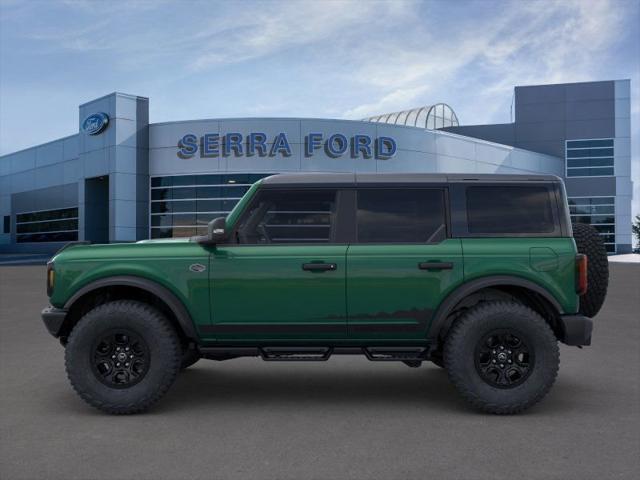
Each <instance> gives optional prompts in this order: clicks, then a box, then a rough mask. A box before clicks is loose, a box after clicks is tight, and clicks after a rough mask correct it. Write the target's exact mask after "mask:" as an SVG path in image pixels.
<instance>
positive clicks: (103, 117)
mask: <svg viewBox="0 0 640 480" xmlns="http://www.w3.org/2000/svg"><path fill="white" fill-rule="evenodd" d="M107 125H109V115H107V114H106V113H102V112H100V113H94V114H92V115H89V116H88V117H87V118H85V119H84V122H82V130H83V131H84V132H86V133H88V134H89V135H97V134H98V133H100V132H102V131H103V130H104V129H105V128H107Z"/></svg>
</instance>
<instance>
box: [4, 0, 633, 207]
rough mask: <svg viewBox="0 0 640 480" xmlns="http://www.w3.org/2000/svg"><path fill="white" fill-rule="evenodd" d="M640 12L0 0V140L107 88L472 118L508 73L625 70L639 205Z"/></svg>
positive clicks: (567, 1)
mask: <svg viewBox="0 0 640 480" xmlns="http://www.w3.org/2000/svg"><path fill="white" fill-rule="evenodd" d="M639 26H640V1H638V0H558V1H555V0H549V1H547V0H529V1H492V0H486V1H457V2H452V1H435V0H434V1H426V2H413V1H402V0H396V1H391V2H378V1H373V0H369V1H359V2H355V1H354V2H349V1H331V0H328V1H289V2H278V1H268V2H255V1H236V2H230V1H227V2H212V1H195V0H192V1H163V0H155V1H132V0H129V1H117V0H115V1H110V2H104V1H92V0H77V1H71V0H69V1H62V0H60V1H55V0H50V1H37V0H32V1H20V0H0V154H3V153H9V152H12V151H15V150H19V149H21V148H25V147H28V146H31V145H34V144H39V143H43V142H45V141H48V140H53V139H55V138H59V137H62V136H65V135H69V134H72V133H75V132H77V129H78V109H77V106H78V105H79V104H81V103H84V102H86V101H88V100H91V99H93V98H96V97H99V96H102V95H105V94H107V93H110V92H112V91H121V92H126V93H132V94H137V95H142V96H146V97H149V98H150V115H151V121H152V122H162V121H170V120H183V119H194V118H212V117H243V116H303V117H321V118H353V119H357V118H362V117H365V116H367V115H372V114H376V113H384V112H388V111H394V110H399V109H405V108H410V107H416V106H419V105H424V104H429V103H434V102H446V103H449V104H450V105H451V106H452V107H453V108H454V110H455V111H456V113H457V114H458V117H459V118H460V121H461V123H462V124H477V123H489V122H508V121H510V105H511V101H512V95H513V87H514V86H515V85H531V84H543V83H555V82H573V81H590V80H611V79H624V78H630V79H631V81H632V83H631V85H632V116H633V117H632V135H633V139H632V143H633V158H634V160H633V162H634V165H633V169H634V175H635V202H636V203H635V209H634V210H635V212H636V213H637V212H638V211H640V208H638V207H639V204H638V202H639V201H640V178H639V176H640V165H639V149H638V148H639V146H640V145H638V144H639V140H640V128H639V125H640V121H639V120H640V108H639V103H638V99H639V98H640V95H639V93H640V90H639V87H638V86H639V85H640V27H639Z"/></svg>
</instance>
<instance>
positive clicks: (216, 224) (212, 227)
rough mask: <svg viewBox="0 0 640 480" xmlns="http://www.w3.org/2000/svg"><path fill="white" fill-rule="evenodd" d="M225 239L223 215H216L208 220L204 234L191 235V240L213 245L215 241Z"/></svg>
mask: <svg viewBox="0 0 640 480" xmlns="http://www.w3.org/2000/svg"><path fill="white" fill-rule="evenodd" d="M226 239H227V234H226V220H225V218H224V217H218V218H214V219H213V220H211V221H210V222H209V225H207V234H206V235H202V236H200V237H193V239H192V240H193V241H195V242H198V243H202V244H205V245H215V244H217V243H224V241H225V240H226Z"/></svg>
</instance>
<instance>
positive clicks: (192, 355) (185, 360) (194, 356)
mask: <svg viewBox="0 0 640 480" xmlns="http://www.w3.org/2000/svg"><path fill="white" fill-rule="evenodd" d="M198 360H200V354H199V353H198V351H197V350H196V349H195V348H193V347H187V348H186V349H185V350H184V352H183V353H182V360H181V362H180V370H184V369H185V368H189V367H190V366H191V365H193V364H194V363H196V362H197V361H198Z"/></svg>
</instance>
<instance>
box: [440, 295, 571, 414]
mask: <svg viewBox="0 0 640 480" xmlns="http://www.w3.org/2000/svg"><path fill="white" fill-rule="evenodd" d="M559 364H560V351H559V349H558V341H557V339H556V337H555V335H554V334H553V331H552V330H551V328H550V327H549V325H548V324H547V322H545V320H544V319H543V318H542V317H541V316H540V315H538V314H537V313H536V312H534V311H533V310H531V309H530V308H528V307H525V306H524V305H522V304H519V303H516V302H502V301H501V302H487V303H483V304H480V305H478V306H476V307H473V308H471V309H470V310H468V311H467V312H466V313H465V314H464V315H463V316H462V317H461V318H460V319H459V320H458V321H457V322H456V323H455V324H454V326H453V327H452V329H451V331H450V332H449V335H448V336H447V340H446V343H445V347H444V365H445V368H446V369H447V373H448V375H449V379H450V380H451V382H452V383H453V384H454V386H455V387H456V388H457V389H458V391H459V392H460V393H461V394H462V396H463V397H464V398H465V399H466V400H467V401H468V402H469V403H470V404H471V405H472V406H474V407H476V408H478V409H480V410H483V411H485V412H489V413H496V414H512V413H519V412H521V411H523V410H525V409H527V408H529V407H531V406H532V405H534V404H535V403H537V402H539V401H540V400H541V399H542V398H543V397H544V396H545V395H546V394H547V393H548V392H549V390H550V389H551V386H552V385H553V382H554V381H555V379H556V375H557V373H558V366H559Z"/></svg>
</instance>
